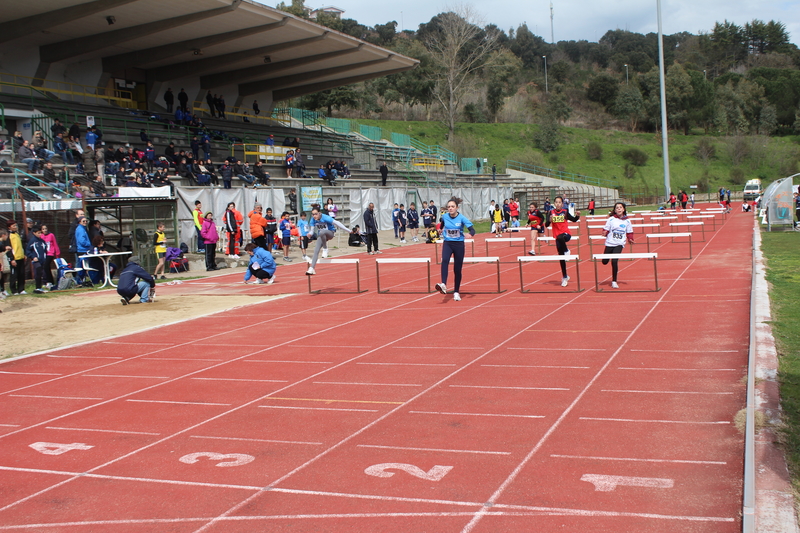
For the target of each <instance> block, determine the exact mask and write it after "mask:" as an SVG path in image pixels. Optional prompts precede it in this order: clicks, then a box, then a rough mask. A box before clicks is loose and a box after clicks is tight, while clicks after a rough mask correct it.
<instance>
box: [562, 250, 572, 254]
mask: <svg viewBox="0 0 800 533" xmlns="http://www.w3.org/2000/svg"><path fill="white" fill-rule="evenodd" d="M564 255H572V254H571V253H570V251H569V250H567V251H566V252H564Z"/></svg>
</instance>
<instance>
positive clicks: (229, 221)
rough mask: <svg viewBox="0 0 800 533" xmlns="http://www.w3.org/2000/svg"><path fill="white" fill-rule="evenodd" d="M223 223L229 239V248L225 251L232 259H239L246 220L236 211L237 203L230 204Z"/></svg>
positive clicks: (223, 217)
mask: <svg viewBox="0 0 800 533" xmlns="http://www.w3.org/2000/svg"><path fill="white" fill-rule="evenodd" d="M222 223H223V226H225V237H226V238H227V239H228V246H227V248H226V250H225V251H226V252H228V254H227V255H228V257H230V258H231V259H239V245H240V243H241V239H242V224H243V223H244V218H243V217H242V214H241V213H240V212H239V211H237V210H236V204H235V203H233V202H230V203H228V207H227V208H226V209H225V214H224V215H223V216H222Z"/></svg>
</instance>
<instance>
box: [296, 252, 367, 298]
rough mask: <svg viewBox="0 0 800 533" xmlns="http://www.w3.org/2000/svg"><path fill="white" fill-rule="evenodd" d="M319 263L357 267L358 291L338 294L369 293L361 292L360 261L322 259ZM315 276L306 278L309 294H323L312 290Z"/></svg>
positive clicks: (320, 290) (365, 290) (319, 290)
mask: <svg viewBox="0 0 800 533" xmlns="http://www.w3.org/2000/svg"><path fill="white" fill-rule="evenodd" d="M317 263H325V264H331V265H356V290H354V291H336V292H337V293H340V294H341V293H344V294H361V293H362V292H367V289H364V290H361V267H360V266H359V265H360V261H359V260H358V259H346V258H341V259H340V258H334V259H320V260H319V261H317ZM313 277H314V276H306V278H308V293H309V294H319V293H321V292H323V290H322V289H316V290H312V289H311V278H313Z"/></svg>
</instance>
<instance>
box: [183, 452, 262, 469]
mask: <svg viewBox="0 0 800 533" xmlns="http://www.w3.org/2000/svg"><path fill="white" fill-rule="evenodd" d="M201 457H205V458H207V459H208V460H209V461H220V462H218V463H217V464H215V465H214V466H219V467H222V468H224V467H226V466H242V465H246V464H247V463H251V462H253V461H255V459H256V458H255V457H253V456H252V455H247V454H244V453H215V452H197V453H190V454H189V455H184V456H183V457H181V458H180V459H179V461H180V462H182V463H186V464H187V465H193V464H195V463H196V462H198V461H200V458H201ZM225 459H230V461H226V460H225Z"/></svg>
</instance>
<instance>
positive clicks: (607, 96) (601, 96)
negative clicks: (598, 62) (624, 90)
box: [586, 73, 619, 108]
mask: <svg viewBox="0 0 800 533" xmlns="http://www.w3.org/2000/svg"><path fill="white" fill-rule="evenodd" d="M617 91H619V80H618V79H617V78H615V77H614V76H612V75H611V74H606V73H602V74H598V75H597V76H595V77H594V78H592V79H591V81H589V87H588V88H587V89H586V97H587V98H588V99H589V100H591V101H592V102H597V103H600V104H603V106H605V107H606V108H610V107H611V104H613V103H614V99H615V98H616V97H617Z"/></svg>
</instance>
